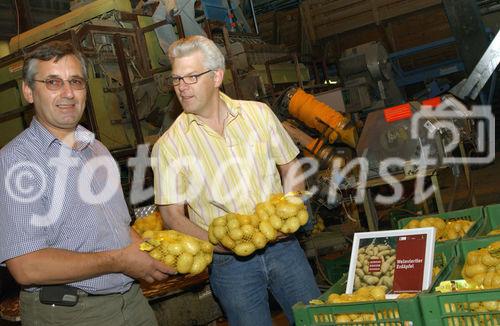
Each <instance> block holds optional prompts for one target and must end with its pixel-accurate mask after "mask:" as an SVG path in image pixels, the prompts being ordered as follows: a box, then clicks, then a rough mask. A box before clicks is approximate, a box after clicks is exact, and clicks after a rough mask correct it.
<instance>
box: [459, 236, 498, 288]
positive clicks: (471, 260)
mask: <svg viewBox="0 0 500 326" xmlns="http://www.w3.org/2000/svg"><path fill="white" fill-rule="evenodd" d="M499 249H500V241H496V242H494V243H492V244H490V245H489V246H488V247H487V248H482V249H479V250H473V251H469V253H468V254H467V258H466V260H465V264H464V267H463V268H462V276H463V278H464V279H465V280H466V281H467V283H469V284H470V285H472V286H473V287H476V288H480V289H483V288H484V289H496V288H500V252H499Z"/></svg>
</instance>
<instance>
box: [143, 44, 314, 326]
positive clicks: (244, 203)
mask: <svg viewBox="0 0 500 326" xmlns="http://www.w3.org/2000/svg"><path fill="white" fill-rule="evenodd" d="M168 56H169V59H170V62H171V63H172V76H171V78H170V79H169V81H170V84H171V85H172V86H173V87H174V90H175V93H176V95H177V98H178V100H179V102H180V104H181V105H182V108H183V111H184V112H183V113H181V114H180V116H179V117H178V118H177V119H176V120H175V122H174V123H173V124H172V126H171V127H170V128H169V129H168V130H167V131H166V132H165V133H164V134H163V135H162V137H161V138H160V139H159V140H158V142H157V143H156V144H155V146H154V148H153V153H152V166H153V170H154V173H155V178H154V182H155V202H156V204H157V205H159V209H160V212H161V215H162V217H163V219H164V221H165V222H166V224H167V225H168V226H169V227H170V228H172V229H176V230H179V231H181V232H184V233H187V234H190V235H193V236H196V237H198V238H200V239H203V240H208V234H207V229H208V226H209V224H210V222H211V221H212V220H213V219H214V218H216V217H218V216H221V215H224V214H225V212H224V211H223V210H221V209H220V208H219V207H220V205H218V204H216V205H214V202H217V203H220V204H222V205H224V206H226V208H227V209H228V210H230V211H232V212H236V213H241V214H251V213H253V211H254V208H255V205H256V204H257V203H259V202H263V201H265V200H266V199H267V198H268V197H269V195H271V194H273V193H279V192H283V191H284V192H288V191H294V190H303V189H304V182H303V178H302V171H301V168H300V166H299V164H298V161H297V159H296V156H297V154H298V153H299V150H298V149H297V147H296V146H295V144H294V143H293V141H292V140H291V138H290V137H289V136H288V134H287V133H286V131H285V130H284V128H283V127H282V125H281V123H280V121H279V120H278V119H277V117H276V116H275V115H274V113H273V112H272V111H271V109H270V108H269V107H268V106H267V105H265V104H263V103H260V102H255V101H241V100H235V99H231V98H229V97H228V96H226V95H225V94H223V93H222V92H220V91H219V88H220V86H221V85H222V80H223V78H224V69H225V63H224V56H223V55H222V53H221V51H220V50H219V49H218V48H217V46H216V45H215V44H214V42H212V41H211V40H209V39H207V38H205V37H203V36H190V37H188V38H185V39H181V40H178V41H176V42H174V43H173V44H172V45H171V46H170V48H169V50H168ZM282 181H283V183H282ZM185 206H187V212H188V214H187V215H185V211H184V208H185ZM188 216H189V217H188ZM210 284H211V286H212V289H213V292H214V294H215V296H216V297H217V298H218V300H219V302H220V303H221V305H222V308H223V310H224V312H225V314H226V316H227V318H228V321H229V324H230V325H231V326H238V325H249V326H255V325H259V326H268V325H269V326H270V325H272V319H271V312H270V308H269V300H268V299H269V294H268V292H271V293H272V295H273V296H274V298H275V299H276V300H277V301H278V303H279V304H280V305H281V307H282V308H283V310H284V312H285V314H286V316H287V318H288V320H289V321H290V323H293V316H292V305H293V304H295V303H297V302H298V301H302V302H308V301H309V300H311V299H313V298H317V297H318V296H319V295H320V292H319V290H318V287H317V285H316V282H315V279H314V275H313V273H312V270H311V267H310V266H309V263H308V261H307V259H306V257H305V254H304V252H303V251H302V249H301V248H300V246H299V243H298V241H297V239H296V238H295V237H293V236H290V237H285V236H282V237H281V239H280V240H279V241H277V242H275V243H272V244H268V245H267V246H266V247H265V248H263V249H261V250H258V251H257V252H256V253H254V254H253V255H251V256H248V257H238V256H235V255H234V254H233V253H232V252H231V251H230V250H228V249H227V248H224V247H222V246H218V247H217V248H216V253H215V254H214V257H213V262H212V265H211V266H210Z"/></svg>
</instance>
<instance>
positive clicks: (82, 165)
mask: <svg viewBox="0 0 500 326" xmlns="http://www.w3.org/2000/svg"><path fill="white" fill-rule="evenodd" d="M86 79H87V69H86V64H85V60H84V58H83V56H82V55H81V54H80V53H79V52H78V51H76V50H75V49H74V48H73V47H72V45H71V44H68V43H61V42H51V43H47V44H44V45H41V46H40V47H38V48H36V49H35V50H34V51H33V52H32V53H30V54H29V55H28V56H27V57H26V58H25V61H24V67H23V84H22V91H23V94H24V97H25V99H26V100H27V101H28V102H29V103H33V105H34V110H35V117H34V118H33V120H32V122H31V125H30V126H29V128H27V129H26V130H24V131H23V132H22V133H21V134H19V135H18V136H17V137H16V138H15V139H14V140H12V141H11V142H10V143H9V144H7V145H6V146H5V147H3V148H2V149H1V151H0V185H1V186H0V262H2V263H5V264H6V265H7V268H8V269H9V271H10V272H11V274H12V275H13V277H14V278H15V279H16V281H17V282H18V283H19V284H20V285H21V286H22V291H21V293H20V300H21V318H22V321H23V325H56V324H57V325H73V326H75V325H147V326H149V325H156V324H157V322H156V319H155V316H154V313H153V311H152V309H151V307H150V306H149V304H148V302H147V300H146V299H145V298H144V296H143V295H142V292H141V290H140V288H139V286H138V285H137V284H136V283H134V279H144V280H146V281H148V282H153V281H154V280H164V279H166V278H167V277H168V274H169V273H173V272H174V271H173V270H172V269H171V268H170V267H168V266H166V265H164V264H162V263H161V262H159V261H156V260H154V259H153V258H151V257H150V256H149V255H148V254H146V253H144V252H142V251H140V250H139V243H140V242H141V239H140V237H139V236H138V235H137V233H135V231H134V230H133V229H131V228H130V216H129V212H128V208H127V205H126V203H125V199H124V196H123V192H122V190H121V188H120V180H119V172H118V168H117V166H116V163H115V162H114V160H113V159H112V157H111V155H110V153H109V151H108V150H107V149H106V148H105V147H104V145H103V144H102V143H100V142H99V141H98V140H96V139H94V134H93V133H91V132H90V131H88V130H87V129H85V128H84V127H82V126H80V125H78V122H79V120H80V118H81V117H82V114H83V110H84V108H85V100H86V92H87V89H86Z"/></svg>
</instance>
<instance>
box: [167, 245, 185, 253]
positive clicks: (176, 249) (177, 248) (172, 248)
mask: <svg viewBox="0 0 500 326" xmlns="http://www.w3.org/2000/svg"><path fill="white" fill-rule="evenodd" d="M183 250H184V247H183V245H182V244H181V243H179V242H173V243H169V244H168V246H167V252H168V253H169V254H171V255H174V256H179V255H180V254H181V253H182V252H183Z"/></svg>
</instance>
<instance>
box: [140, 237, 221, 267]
mask: <svg viewBox="0 0 500 326" xmlns="http://www.w3.org/2000/svg"><path fill="white" fill-rule="evenodd" d="M142 237H143V239H145V240H146V241H145V242H143V243H141V245H140V249H141V250H142V251H147V252H149V255H150V256H151V257H153V258H154V259H156V260H159V261H161V262H163V263H164V264H165V265H168V266H171V267H173V268H175V270H176V271H177V272H179V273H181V274H191V275H196V274H199V273H201V272H203V271H204V270H205V268H206V267H207V266H208V265H209V264H210V263H211V262H212V254H213V249H214V247H213V245H212V244H210V243H208V242H206V241H202V240H200V239H197V238H194V237H191V236H189V235H186V234H183V233H180V232H177V231H174V230H162V231H153V230H148V231H146V232H144V233H143V234H142Z"/></svg>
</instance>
